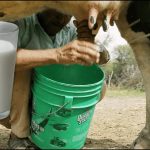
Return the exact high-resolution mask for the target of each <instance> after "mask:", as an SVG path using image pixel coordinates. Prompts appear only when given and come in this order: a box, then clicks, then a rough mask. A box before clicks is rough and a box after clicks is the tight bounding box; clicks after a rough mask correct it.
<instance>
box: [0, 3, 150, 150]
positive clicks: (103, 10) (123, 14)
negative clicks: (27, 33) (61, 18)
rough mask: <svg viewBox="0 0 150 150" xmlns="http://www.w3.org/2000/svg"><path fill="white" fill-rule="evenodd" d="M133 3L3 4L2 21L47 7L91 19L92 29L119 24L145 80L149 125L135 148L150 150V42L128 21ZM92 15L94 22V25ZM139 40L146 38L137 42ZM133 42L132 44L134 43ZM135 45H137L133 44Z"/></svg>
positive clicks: (0, 14)
mask: <svg viewBox="0 0 150 150" xmlns="http://www.w3.org/2000/svg"><path fill="white" fill-rule="evenodd" d="M129 5H130V2H128V1H124V2H123V1H0V20H5V21H13V20H16V19H19V18H23V17H25V16H28V15H31V14H33V13H36V12H38V11H41V10H42V9H44V8H45V7H49V8H54V9H57V10H59V11H61V12H63V13H66V14H70V15H73V16H75V17H76V19H77V20H82V19H85V18H86V19H87V18H89V28H92V27H93V24H91V22H94V23H95V22H96V18H97V22H98V23H99V25H101V24H102V22H103V19H104V17H106V22H105V24H104V28H105V26H106V27H108V26H109V24H112V23H113V20H116V19H118V16H119V13H120V16H119V20H118V21H116V23H117V25H118V27H119V29H120V32H121V34H122V36H123V37H124V38H125V39H126V40H127V41H128V42H129V43H131V44H130V45H131V47H132V48H133V51H134V54H135V58H136V60H137V63H138V66H139V69H140V71H141V73H142V76H143V81H144V86H145V92H146V125H145V128H144V129H143V130H142V131H141V133H140V135H139V137H138V138H137V140H136V142H135V143H134V146H133V147H134V148H142V149H146V148H147V149H149V148H150V80H149V75H150V67H149V64H150V41H149V39H148V38H146V37H145V33H144V32H134V31H132V29H131V27H130V25H129V24H128V21H127V12H128V7H129ZM91 15H92V16H93V17H94V20H92V21H91ZM137 37H142V38H139V39H137ZM131 41H132V42H131ZM133 41H134V42H133Z"/></svg>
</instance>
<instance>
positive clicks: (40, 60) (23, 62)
mask: <svg viewBox="0 0 150 150" xmlns="http://www.w3.org/2000/svg"><path fill="white" fill-rule="evenodd" d="M54 63H57V55H56V49H49V50H27V49H19V50H18V51H17V58H16V71H20V70H26V69H32V68H33V67H37V66H41V65H47V64H54Z"/></svg>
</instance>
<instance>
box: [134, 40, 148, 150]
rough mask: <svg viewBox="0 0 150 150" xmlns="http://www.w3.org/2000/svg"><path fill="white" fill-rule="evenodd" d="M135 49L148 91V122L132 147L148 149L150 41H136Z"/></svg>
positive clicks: (146, 90)
mask: <svg viewBox="0 0 150 150" xmlns="http://www.w3.org/2000/svg"><path fill="white" fill-rule="evenodd" d="M131 46H132V45H131ZM133 51H134V54H135V58H136V60H137V63H138V66H139V69H140V71H141V73H142V76H143V82H144V87H145V92H146V124H145V128H144V129H143V130H142V131H141V133H140V134H139V137H138V138H137V139H136V140H135V141H134V143H133V145H132V148H136V149H139V148H142V149H148V148H150V79H149V77H150V66H149V65H150V42H149V41H147V42H146V41H145V42H143V43H135V44H134V45H133ZM143 117H145V116H143Z"/></svg>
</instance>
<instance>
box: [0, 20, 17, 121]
mask: <svg viewBox="0 0 150 150" xmlns="http://www.w3.org/2000/svg"><path fill="white" fill-rule="evenodd" d="M18 32H19V29H18V27H17V25H15V24H13V23H9V22H3V21H0V119H4V118H6V117H7V116H8V115H9V113H10V106H11V99H12V89H13V81H14V71H15V63H16V49H17V41H18Z"/></svg>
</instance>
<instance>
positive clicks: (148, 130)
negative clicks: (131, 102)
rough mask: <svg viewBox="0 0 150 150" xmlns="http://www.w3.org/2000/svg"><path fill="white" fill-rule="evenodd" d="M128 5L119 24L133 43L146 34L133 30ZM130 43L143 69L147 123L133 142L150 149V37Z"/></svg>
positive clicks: (140, 67) (123, 34)
mask: <svg viewBox="0 0 150 150" xmlns="http://www.w3.org/2000/svg"><path fill="white" fill-rule="evenodd" d="M128 6H129V3H126V5H124V8H122V12H121V14H120V19H119V21H118V22H117V24H118V27H119V29H120V31H121V34H122V36H123V37H124V38H125V39H126V40H127V41H128V42H129V43H131V41H133V40H134V41H135V39H137V38H138V37H142V36H144V35H145V34H144V33H143V32H134V31H132V30H131V28H130V26H129V24H128V21H127V11H128ZM130 45H131V47H132V49H133V52H134V55H135V58H136V61H137V64H138V67H139V70H140V71H141V74H142V77H143V83H144V88H145V93H146V124H145V127H144V129H143V130H142V131H141V132H140V134H139V136H138V137H137V139H136V140H135V141H134V142H133V144H132V148H135V149H150V41H149V39H148V38H143V39H140V40H137V41H135V42H134V43H132V44H130ZM143 117H145V116H143ZM137 119H138V116H137Z"/></svg>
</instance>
